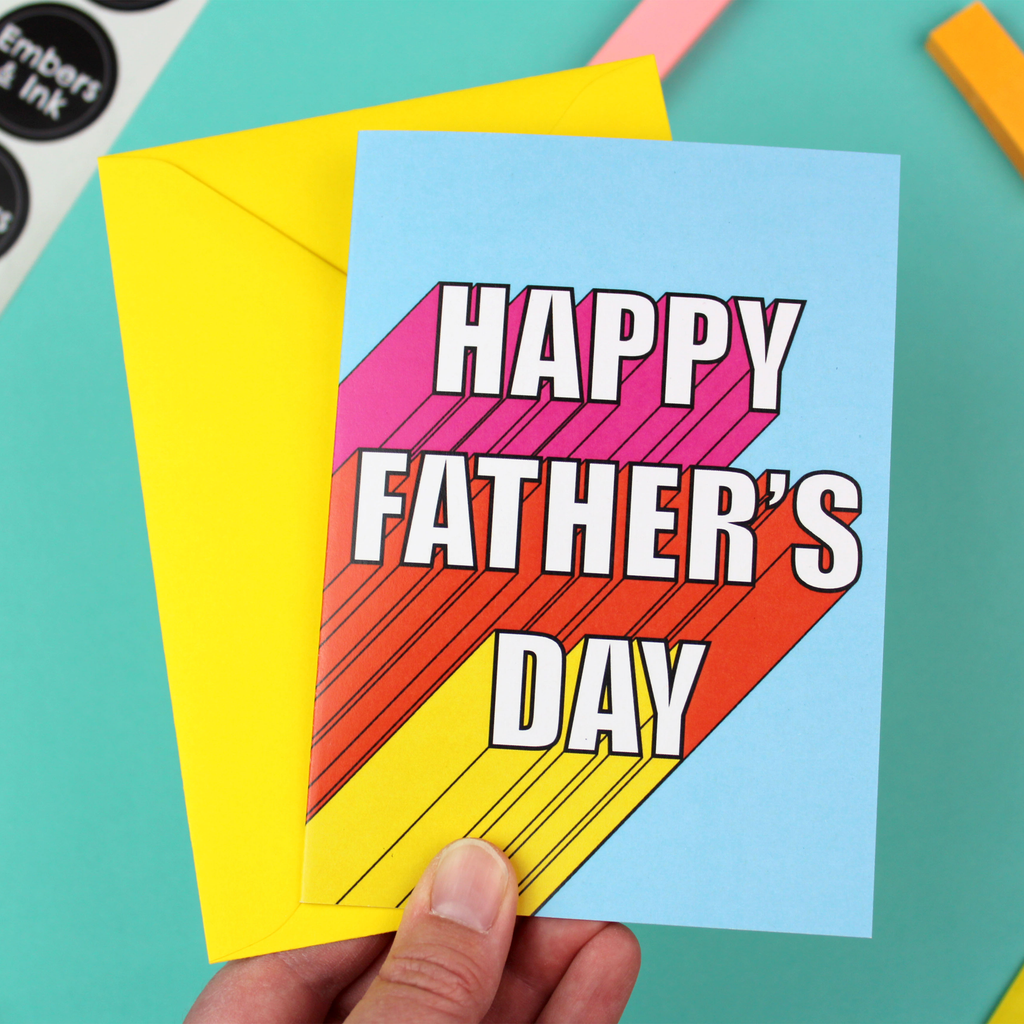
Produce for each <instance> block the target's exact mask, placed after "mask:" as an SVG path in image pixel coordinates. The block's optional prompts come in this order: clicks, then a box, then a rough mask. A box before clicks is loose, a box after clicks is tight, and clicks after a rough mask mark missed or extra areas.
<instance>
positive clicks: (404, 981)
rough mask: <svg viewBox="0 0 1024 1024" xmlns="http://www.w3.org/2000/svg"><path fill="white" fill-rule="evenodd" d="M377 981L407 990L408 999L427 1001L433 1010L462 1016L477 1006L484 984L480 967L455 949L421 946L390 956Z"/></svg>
mask: <svg viewBox="0 0 1024 1024" xmlns="http://www.w3.org/2000/svg"><path fill="white" fill-rule="evenodd" d="M380 978H381V980H382V981H384V982H386V983H387V984H389V985H394V986H396V987H397V988H400V989H406V990H407V992H408V994H409V996H410V997H411V998H415V999H417V1001H419V1002H423V1001H424V1000H427V1001H429V1003H430V1004H431V1005H432V1006H433V1008H434V1009H436V1010H439V1011H442V1012H447V1013H451V1014H452V1015H453V1016H454V1015H458V1016H459V1017H461V1016H462V1015H463V1014H464V1011H465V1010H467V1009H472V1008H474V1007H476V1005H477V1003H478V1002H480V1000H481V995H482V993H483V990H484V989H485V987H486V985H485V982H484V979H483V977H482V974H481V971H480V969H479V967H477V965H476V964H475V963H474V962H473V960H472V959H471V958H470V957H468V956H466V955H465V954H464V953H460V952H459V951H458V950H453V949H449V948H446V947H440V946H433V945H421V946H416V947H413V948H411V949H406V950H404V951H403V952H402V953H400V954H394V953H393V954H392V955H391V956H389V957H388V958H387V960H385V962H384V963H383V964H382V965H381V969H380Z"/></svg>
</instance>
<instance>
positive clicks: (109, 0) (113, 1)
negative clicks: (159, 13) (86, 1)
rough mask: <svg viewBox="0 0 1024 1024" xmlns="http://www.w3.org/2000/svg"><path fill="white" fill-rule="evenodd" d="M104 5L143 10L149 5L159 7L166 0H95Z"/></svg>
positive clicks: (115, 8) (125, 9) (127, 9)
mask: <svg viewBox="0 0 1024 1024" xmlns="http://www.w3.org/2000/svg"><path fill="white" fill-rule="evenodd" d="M95 2H96V3H98V4H102V5H103V6H104V7H112V8H113V9H114V10H115V11H145V10H147V9H148V8H150V7H159V6H160V5H161V4H165V3H167V0H95Z"/></svg>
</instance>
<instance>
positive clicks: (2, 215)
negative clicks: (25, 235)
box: [0, 146, 28, 256]
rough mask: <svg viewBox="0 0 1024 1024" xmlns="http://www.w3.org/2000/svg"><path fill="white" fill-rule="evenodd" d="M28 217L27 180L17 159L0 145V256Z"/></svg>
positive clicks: (15, 239) (14, 238)
mask: <svg viewBox="0 0 1024 1024" xmlns="http://www.w3.org/2000/svg"><path fill="white" fill-rule="evenodd" d="M27 219H28V182H26V181H25V175H24V174H23V173H22V171H21V167H19V166H18V161H17V160H15V159H14V157H13V156H11V154H10V153H8V152H7V150H6V149H4V148H3V146H0V256H3V254H4V253H5V252H7V250H8V249H10V247H11V246H12V245H14V243H15V242H16V241H17V240H18V235H20V234H21V229H22V228H23V227H24V226H25V221H26V220H27Z"/></svg>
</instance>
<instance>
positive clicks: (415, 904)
mask: <svg viewBox="0 0 1024 1024" xmlns="http://www.w3.org/2000/svg"><path fill="white" fill-rule="evenodd" d="M518 896H519V891H518V886H517V882H516V876H515V872H514V871H513V869H512V865H511V864H510V863H509V861H508V858H507V857H505V855H504V854H502V853H500V852H499V851H498V850H497V848H496V847H494V846H491V844H490V843H485V842H483V841H482V840H480V839H460V840H459V841H458V842H456V843H452V844H451V846H446V847H445V848H444V849H443V850H442V851H441V853H440V854H439V855H438V856H437V857H435V858H434V860H433V862H432V863H431V864H430V866H429V867H428V868H427V870H426V871H425V872H424V874H423V877H422V878H421V879H420V882H419V885H417V886H416V888H415V889H414V890H413V893H412V895H411V896H410V897H409V903H408V906H407V908H406V911H405V914H404V916H403V917H402V924H401V927H400V928H399V929H398V934H397V935H396V936H395V941H394V944H393V945H392V947H391V952H390V953H389V954H388V956H387V959H386V960H385V961H384V963H383V964H382V965H381V968H380V973H379V974H378V975H377V977H376V979H375V980H374V982H373V984H372V985H371V986H370V988H369V989H368V990H367V992H366V995H365V996H364V997H363V998H362V1000H361V1001H360V1002H359V1003H358V1004H357V1005H356V1007H355V1008H354V1009H353V1011H352V1013H351V1014H350V1015H349V1017H348V1018H347V1020H348V1022H349V1024H366V1022H370V1021H388V1022H389V1024H405V1022H413V1021H415V1022H417V1024H435V1022H437V1024H441V1022H449V1021H451V1022H461V1024H476V1022H477V1021H480V1020H482V1019H483V1016H484V1014H485V1013H486V1012H487V1009H488V1007H489V1006H490V1005H491V1002H492V1001H493V1000H494V994H495V992H496V991H497V988H498V982H499V981H500V980H501V974H502V971H503V970H504V967H505V958H506V957H507V956H508V949H509V945H510V943H511V941H512V930H513V928H514V927H515V923H516V901H517V899H518Z"/></svg>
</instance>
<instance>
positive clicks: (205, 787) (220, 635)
mask: <svg viewBox="0 0 1024 1024" xmlns="http://www.w3.org/2000/svg"><path fill="white" fill-rule="evenodd" d="M370 128H376V129H423V130H441V131H494V132H523V133H531V134H562V135H602V136H612V137H620V138H645V139H668V138H670V137H671V135H670V129H669V124H668V118H667V116H666V113H665V105H664V100H663V98H662V94H661V85H660V82H659V80H658V73H657V69H656V66H655V62H654V59H653V58H652V57H644V58H639V59H636V60H630V61H621V62H618V63H614V64H605V65H601V66H598V67H592V68H581V69H579V70H575V71H565V72H560V73H558V74H553V75H545V76H542V77H538V78H530V79H524V80H522V81H517V82H507V83H504V84H501V85H492V86H486V87H483V88H479V89H469V90H466V91H464V92H455V93H448V94H445V95H441V96H430V97H426V98H423V99H417V100H409V101H407V102H404V103H393V104H389V105H387V106H381V107H374V108H370V109H366V110H357V111H351V112H348V113H343V114H333V115H330V116H327V117H319V118H313V119H311V120H307V121H297V122H294V123H291V124H283V125H276V126H274V127H270V128H260V129H256V130H254V131H247V132H240V133H238V134H235V135H225V136H221V137H218V138H212V139H200V140H198V141H195V142H185V143H180V144H178V145H173V146H163V147H160V148H157V149H149V150H143V151H140V152H136V153H126V154H122V155H118V156H110V157H105V158H104V159H102V160H101V161H100V178H101V183H102V188H103V202H104V207H105V210H106V218H107V231H108V235H109V240H110V253H111V262H112V265H113V271H114V284H115V290H116V294H117V306H118V314H119V317H120V321H121V337H122V342H123V345H124V357H125V367H126V370H127V375H128V387H129V391H130V393H131V404H132V417H133V420H134V425H135V440H136V446H137V448H138V456H139V470H140V474H141V478H142V490H143V496H144V499H145V506H146V521H147V525H148V528H149V543H150V550H151V553H152V558H153V572H154V576H155V579H156V589H157V598H158V604H159V609H160V624H161V628H162V631H163V641H164V653H165V657H166V661H167V675H168V679H169V681H170V688H171V698H172V703H173V707H174V722H175V728H176V730H177V736H178V751H179V756H180V759H181V773H182V780H183V783H184V790H185V803H186V806H187V809H188V821H189V830H190V832H191V836H192V849H193V854H194V857H195V866H196V876H197V879H198V883H199V895H200V901H201V903H202V910H203V924H204V928H205V931H206V942H207V950H208V953H209V956H210V960H211V962H212V961H218V960H226V959H233V958H236V957H241V956H253V955H255V954H258V953H268V952H272V951H274V950H280V949H289V948H293V947H297V946H304V945H311V944H313V943H318V942H328V941H332V940H335V939H342V938H349V937H352V936H357V935H369V934H373V933H375V932H383V931H389V930H391V929H393V928H394V927H395V926H396V925H397V923H398V920H399V917H400V913H399V912H398V911H394V910H377V909H361V908H351V907H335V906H315V905H311V904H300V903H299V891H300V884H301V876H302V853H303V834H304V832H303V827H304V820H305V806H306V786H307V782H308V777H307V776H308V771H309V747H310V735H311V731H312V719H313V694H314V684H315V679H316V659H317V645H318V638H319V624H320V602H321V588H322V584H323V566H324V552H325V546H326V538H327V516H328V505H329V497H330V479H331V450H332V446H333V443H334V418H335V409H336V404H337V386H338V366H339V360H340V346H341V326H342V312H343V309H344V299H345V270H346V266H347V259H348V238H349V222H350V214H351V204H352V188H353V181H354V176H355V159H356V139H357V133H358V131H359V129H370ZM353 827H358V823H357V822H354V823H353Z"/></svg>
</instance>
